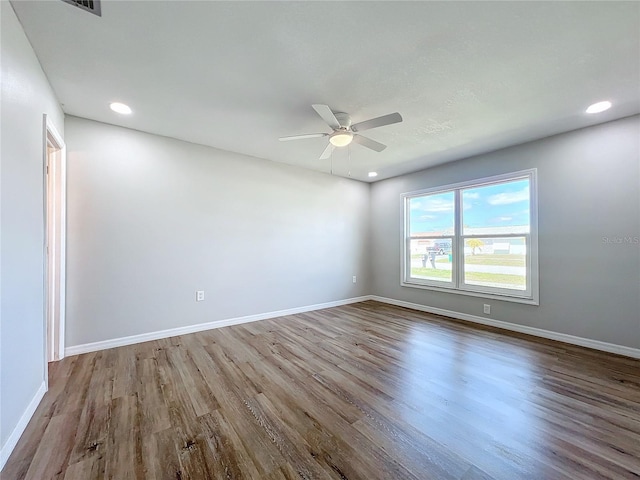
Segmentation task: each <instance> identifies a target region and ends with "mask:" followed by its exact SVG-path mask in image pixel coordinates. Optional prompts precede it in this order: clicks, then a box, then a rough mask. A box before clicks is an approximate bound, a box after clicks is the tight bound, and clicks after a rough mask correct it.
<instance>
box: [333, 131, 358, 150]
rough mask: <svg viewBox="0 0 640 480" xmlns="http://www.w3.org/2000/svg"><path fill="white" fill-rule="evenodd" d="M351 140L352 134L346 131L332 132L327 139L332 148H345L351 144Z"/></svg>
mask: <svg viewBox="0 0 640 480" xmlns="http://www.w3.org/2000/svg"><path fill="white" fill-rule="evenodd" d="M352 140H353V133H351V132H348V131H346V130H339V131H337V132H334V133H332V134H331V136H330V137H329V142H331V144H332V145H333V146H334V147H346V146H347V145H349V144H350V143H351V141H352Z"/></svg>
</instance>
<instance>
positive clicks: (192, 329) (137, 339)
mask: <svg viewBox="0 0 640 480" xmlns="http://www.w3.org/2000/svg"><path fill="white" fill-rule="evenodd" d="M370 299H371V296H370V295H366V296H362V297H353V298H347V299H345V300H337V301H335V302H327V303H318V304H315V305H306V306H304V307H296V308H289V309H286V310H277V311H275V312H267V313H259V314H257V315H247V316H245V317H236V318H227V319H223V320H216V321H213V322H208V323H200V324H197V325H190V326H187V327H177V328H170V329H167V330H159V331H156V332H149V333H142V334H140V335H131V336H129V337H121V338H114V339H111V340H103V341H100V342H93V343H85V344H82V345H73V346H71V347H67V348H65V350H64V355H65V357H66V356H70V355H79V354H81V353H89V352H97V351H98V350H105V349H107V348H114V347H122V346H124V345H133V344H135V343H142V342H149V341H151V340H159V339H161V338H168V337H175V336H176V335H186V334H188V333H196V332H202V331H204V330H211V329H214V328H220V327H228V326H230V325H239V324H241V323H249V322H256V321H258V320H267V319H269V318H277V317H284V316H285V315H294V314H296V313H304V312H311V311H313V310H322V309H324V308H331V307H339V306H341V305H348V304H350V303H359V302H363V301H365V300H370Z"/></svg>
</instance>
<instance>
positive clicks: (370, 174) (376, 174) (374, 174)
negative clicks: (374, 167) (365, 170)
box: [369, 172, 378, 177]
mask: <svg viewBox="0 0 640 480" xmlns="http://www.w3.org/2000/svg"><path fill="white" fill-rule="evenodd" d="M369 176H370V177H377V176H378V172H369Z"/></svg>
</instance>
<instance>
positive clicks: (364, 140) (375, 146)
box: [329, 135, 387, 152]
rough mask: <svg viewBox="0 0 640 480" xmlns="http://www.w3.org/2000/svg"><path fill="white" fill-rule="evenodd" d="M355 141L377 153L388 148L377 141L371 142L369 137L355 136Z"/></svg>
mask: <svg viewBox="0 0 640 480" xmlns="http://www.w3.org/2000/svg"><path fill="white" fill-rule="evenodd" d="M353 141H354V142H356V143H359V144H360V145H362V146H363V147H367V148H370V149H371V150H375V151H376V152H381V151H383V150H384V149H385V148H387V146H386V145H384V144H383V143H380V142H376V141H375V140H371V139H370V138H368V137H363V136H362V135H354V136H353ZM329 145H331V144H329Z"/></svg>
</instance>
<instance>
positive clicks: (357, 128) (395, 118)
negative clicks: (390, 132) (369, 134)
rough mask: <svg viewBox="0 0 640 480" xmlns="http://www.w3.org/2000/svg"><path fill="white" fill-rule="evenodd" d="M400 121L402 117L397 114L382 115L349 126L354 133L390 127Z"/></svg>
mask: <svg viewBox="0 0 640 480" xmlns="http://www.w3.org/2000/svg"><path fill="white" fill-rule="evenodd" d="M401 121H402V115H400V114H399V113H398V112H396V113H390V114H389V115H383V116H381V117H377V118H372V119H371V120H365V121H364V122H360V123H356V124H355V125H351V130H353V131H354V132H362V131H364V130H369V129H371V128H378V127H384V126H385V125H391V124H393V123H399V122H401Z"/></svg>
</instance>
